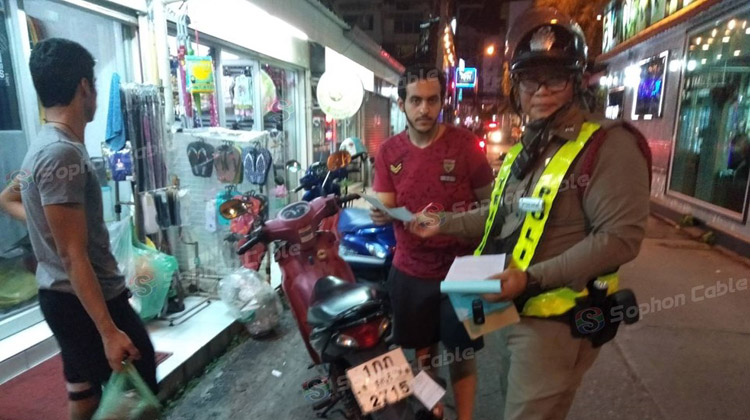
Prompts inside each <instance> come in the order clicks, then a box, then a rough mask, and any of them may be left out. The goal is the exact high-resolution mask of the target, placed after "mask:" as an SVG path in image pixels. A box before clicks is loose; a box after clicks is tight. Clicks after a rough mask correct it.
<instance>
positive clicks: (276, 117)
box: [0, 0, 402, 382]
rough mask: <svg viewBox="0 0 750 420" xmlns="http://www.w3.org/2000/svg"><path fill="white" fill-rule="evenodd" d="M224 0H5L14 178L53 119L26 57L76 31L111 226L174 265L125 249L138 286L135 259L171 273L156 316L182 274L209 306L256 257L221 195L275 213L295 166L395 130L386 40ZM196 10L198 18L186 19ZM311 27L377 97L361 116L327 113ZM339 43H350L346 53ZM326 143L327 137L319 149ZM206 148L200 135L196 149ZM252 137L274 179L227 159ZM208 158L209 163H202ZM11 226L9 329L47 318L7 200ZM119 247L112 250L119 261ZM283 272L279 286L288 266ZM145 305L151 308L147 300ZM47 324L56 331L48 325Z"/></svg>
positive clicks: (330, 21) (5, 307) (7, 127)
mask: <svg viewBox="0 0 750 420" xmlns="http://www.w3.org/2000/svg"><path fill="white" fill-rule="evenodd" d="M222 3H223V4H222V8H221V10H218V9H217V8H216V3H215V2H213V1H209V0H189V1H187V2H184V4H183V3H182V2H177V3H174V2H172V4H170V5H168V6H165V7H164V8H162V7H161V6H159V5H161V4H162V3H161V2H159V3H156V2H153V3H151V2H149V4H148V7H147V2H146V1H139V0H111V1H97V2H87V1H82V0H23V1H20V0H0V107H1V108H2V112H0V173H1V174H3V176H4V177H6V178H5V180H6V181H7V180H10V179H11V178H13V177H15V175H17V174H18V173H19V171H23V170H24V168H20V164H21V162H22V160H23V157H24V155H25V153H26V151H27V149H28V145H29V144H30V143H31V142H32V141H33V139H34V136H35V133H37V131H38V130H39V129H40V127H41V126H42V124H43V118H44V115H43V110H42V109H41V108H40V105H39V104H38V102H37V100H36V98H35V95H30V94H29V93H30V92H34V87H33V83H32V81H31V75H30V74H29V71H28V64H27V63H28V61H29V57H30V53H31V50H32V49H33V47H34V44H35V43H36V42H38V41H40V40H43V39H45V38H49V37H63V38H68V39H72V40H74V41H77V42H79V43H80V44H82V45H83V46H84V47H86V48H87V49H88V50H89V51H91V53H92V54H93V55H94V57H95V59H96V67H95V76H96V88H97V92H98V98H99V101H98V104H99V109H98V112H97V113H96V117H95V119H94V120H93V121H92V122H91V123H90V124H88V126H87V128H86V133H85V134H86V135H85V137H86V148H87V150H88V153H89V155H90V156H91V157H92V158H94V159H100V161H101V162H103V163H104V165H103V167H107V168H108V171H107V170H105V171H104V172H103V173H104V174H106V175H103V177H102V178H100V179H101V180H102V192H103V201H104V203H103V204H104V213H105V220H106V221H107V222H112V223H110V225H111V226H113V228H111V229H110V230H111V232H110V236H111V239H112V240H113V241H114V242H117V241H118V239H117V238H119V236H118V235H113V233H112V232H113V231H112V229H115V231H117V232H127V233H129V232H130V229H129V226H130V223H132V224H133V225H134V226H135V231H134V232H135V233H136V236H135V237H134V238H132V239H131V237H130V236H129V235H123V236H122V238H125V239H123V240H122V241H121V242H122V243H120V244H124V245H125V246H124V248H127V249H130V248H134V249H135V248H139V249H141V251H143V250H144V249H146V248H148V246H152V247H154V248H155V249H154V248H150V249H151V250H152V251H148V252H150V253H151V254H152V255H156V254H158V255H159V256H158V258H162V259H163V260H164V261H170V264H171V267H172V268H171V270H172V271H168V270H167V271H164V272H165V273H167V274H166V275H163V276H162V275H161V274H160V272H159V271H158V270H155V269H156V266H155V265H154V264H151V263H154V261H153V258H157V257H153V258H151V257H148V258H146V257H143V255H141V256H140V257H138V258H139V259H138V260H137V261H138V264H135V262H136V259H131V258H134V257H133V256H132V255H130V256H128V257H127V258H128V259H127V260H126V263H125V265H126V266H127V267H124V269H123V270H124V272H125V275H126V277H128V281H129V282H130V283H129V285H130V286H131V287H135V288H138V287H141V286H144V285H143V284H140V283H133V281H136V282H137V281H138V279H139V278H141V277H140V276H139V275H138V271H137V270H138V269H140V268H143V267H146V266H148V268H149V269H154V270H151V271H150V273H154V274H150V277H148V278H149V279H151V280H149V281H156V279H157V278H158V277H160V276H161V277H163V279H161V280H159V282H160V283H161V284H162V286H159V287H160V288H161V289H160V290H163V293H164V294H163V295H161V296H162V298H160V302H161V305H162V306H160V307H158V308H156V310H155V312H154V313H152V314H151V315H149V316H148V317H147V318H146V319H149V320H151V319H155V318H161V319H164V316H165V313H163V312H159V311H160V310H161V309H160V308H161V307H169V305H168V304H167V299H166V296H167V295H166V291H167V290H168V289H169V290H170V296H172V297H174V296H176V295H177V294H178V292H177V289H178V288H174V287H173V286H174V284H175V283H179V284H182V285H183V286H185V289H186V290H187V292H186V293H188V294H191V293H193V294H195V296H194V297H193V299H198V301H200V302H204V303H205V302H206V301H207V300H208V299H209V298H210V297H213V298H216V293H217V288H218V280H220V279H221V278H222V276H224V275H226V274H227V273H228V272H231V270H233V269H235V268H237V267H239V266H242V265H245V263H246V261H243V260H241V259H240V258H239V257H238V256H237V255H236V253H235V250H236V249H235V247H234V246H235V245H236V243H232V241H231V239H230V238H231V237H232V234H233V233H235V235H234V236H235V239H234V241H235V242H236V240H237V239H236V238H237V237H242V235H236V232H233V231H232V228H231V227H230V223H229V221H228V220H222V217H221V216H220V204H221V202H220V200H224V199H225V198H227V197H232V196H236V195H238V194H243V193H247V192H250V191H252V192H253V193H254V194H258V195H259V196H262V199H263V200H265V201H266V202H267V205H268V210H269V212H268V213H269V216H270V217H273V216H274V215H275V213H276V212H277V211H278V210H279V209H280V208H281V207H283V206H284V205H286V204H288V203H289V202H290V201H292V200H296V199H297V196H296V195H294V194H293V193H292V191H293V189H294V187H296V186H297V182H298V177H299V175H300V174H299V173H296V172H295V171H296V170H298V169H303V170H304V169H305V168H307V166H308V165H309V164H310V163H311V162H312V161H313V159H316V158H324V157H325V156H327V153H328V152H329V151H330V150H334V149H336V148H338V147H339V145H340V142H341V140H343V139H345V138H347V137H360V138H363V140H366V139H367V138H368V137H372V138H373V142H374V144H379V142H382V139H383V138H384V137H386V136H387V135H388V134H390V133H391V132H392V128H391V119H390V113H391V108H390V106H391V102H389V101H391V99H392V98H391V97H385V96H384V95H385V93H383V92H380V91H378V89H377V88H376V86H375V80H376V77H379V78H381V79H383V80H388V81H389V83H390V82H393V83H391V86H392V85H394V84H395V82H396V80H397V76H398V72H399V71H400V70H401V69H402V68H399V67H398V66H397V64H398V63H395V62H384V58H383V57H384V56H383V54H380V52H381V51H382V50H374V49H375V47H373V45H372V41H371V40H370V41H369V43H366V42H364V41H361V40H360V41H356V42H353V41H351V40H349V39H346V37H345V36H344V29H346V28H347V27H346V26H344V25H345V24H344V23H343V21H340V20H338V19H334V18H333V17H332V16H331V15H329V14H328V13H326V12H325V11H323V10H322V9H319V8H317V7H316V6H310V5H309V4H307V3H305V5H306V6H305V7H313V8H312V9H311V10H308V11H307V13H306V14H302V15H299V16H298V15H296V14H295V13H297V12H298V10H291V9H288V8H287V9H284V8H282V9H281V10H277V11H276V12H279V11H280V12H282V13H278V14H277V15H272V14H269V12H266V10H265V9H261V8H260V7H258V5H256V4H255V3H256V2H248V1H245V0H226V1H224V2H222ZM259 3H264V2H259ZM276 6H278V4H277V3H270V4H264V6H263V7H265V8H266V9H269V10H270V9H273V8H274V7H276ZM321 7H322V6H321ZM288 12H294V13H291V14H292V18H293V19H292V21H293V23H294V24H295V25H298V27H299V28H302V29H298V27H295V26H293V25H292V24H290V23H288V22H287V21H286V20H283V19H282V18H280V17H277V16H283V14H284V13H288ZM185 16H190V19H189V21H190V24H189V25H185V23H186V21H187V20H186V19H184V18H185ZM310 16H314V17H315V19H312V20H311V19H310ZM287 20H288V19H287ZM307 33H311V34H315V36H316V41H317V42H320V43H321V45H323V46H324V47H328V46H329V45H331V46H335V48H336V50H334V49H331V50H330V51H331V52H330V54H328V57H329V58H330V59H331V60H333V61H332V63H331V64H330V65H331V66H333V67H346V68H349V69H356V71H357V74H358V75H359V77H360V78H361V79H362V84H363V90H366V92H367V93H366V100H365V101H364V105H363V106H362V107H361V109H359V112H358V113H357V115H355V117H352V118H348V119H341V120H334V119H331V118H326V116H325V115H323V114H320V113H318V114H315V112H314V109H313V105H312V103H313V101H312V98H313V96H314V95H315V91H314V90H313V86H312V83H311V57H310V40H308V38H307ZM363 45H364V46H363ZM181 47H187V48H183V49H181ZM335 51H348V52H347V56H346V57H345V56H343V55H342V54H340V53H336V52H335ZM386 55H387V54H386ZM188 56H189V58H188ZM349 57H355V58H356V61H355V60H354V59H351V58H349ZM394 63H395V64H394ZM115 73H116V74H118V75H119V76H120V80H121V85H120V87H121V88H120V90H119V94H120V97H119V98H117V95H114V96H113V95H112V94H114V93H116V92H118V91H113V92H110V86H111V81H112V80H113V75H114V74H115ZM188 82H189V83H188ZM383 84H384V85H385V83H383ZM22 93H23V94H22ZM363 94H364V92H363ZM117 99H119V100H120V103H121V105H122V106H123V123H124V124H125V126H126V127H127V136H126V137H127V141H126V142H123V143H124V145H118V146H116V147H115V146H112V145H109V144H105V137H106V134H105V133H106V132H107V129H108V126H107V124H108V122H107V120H108V111H109V109H110V103H112V102H111V101H113V100H117ZM368 104H369V105H368ZM329 129H330V131H332V132H336V135H335V136H333V137H332V138H331V139H327V132H328V130H329ZM196 130H198V131H196ZM200 130H203V132H200ZM318 144H320V145H323V146H324V147H322V148H320V149H321V150H320V151H321V153H320V154H318V156H316V153H314V152H315V151H317V150H318V148H316V145H318ZM196 145H198V146H200V147H198V148H195V147H193V148H192V149H191V146H196ZM206 145H210V147H208V146H206ZM204 146H205V147H204ZM248 148H250V149H253V150H252V151H251V152H257V153H256V154H257V155H263V156H264V158H263V159H266V157H268V158H267V159H266V160H267V161H270V162H272V164H271V165H270V166H269V168H268V170H267V171H266V177H265V178H263V179H262V180H255V178H254V176H247V174H245V173H244V171H243V170H242V169H239V170H236V169H237V168H239V167H240V166H235V168H234V172H232V174H231V176H230V175H229V172H227V170H229V171H230V172H231V170H233V169H231V168H229V166H231V165H226V163H227V162H226V161H225V160H222V159H224V158H225V157H229V156H235V155H233V154H232V153H235V151H236V153H237V154H239V156H242V157H243V160H244V157H245V156H246V154H247V152H248V151H247V149H248ZM198 149H200V151H199V150H198ZM209 150H211V151H210V152H209ZM223 151H228V153H226V154H222V153H224V152H223ZM214 152H216V153H218V154H217V155H215V154H214ZM201 153H203V155H201ZM201 156H203V158H205V159H207V161H206V162H203V164H200V163H199V164H196V161H195V159H201ZM216 156H218V160H219V162H218V163H217V162H216V160H217V157H216ZM253 156H256V155H253ZM121 158H122V159H124V160H121ZM123 161H128V162H130V163H129V164H128V165H130V166H129V167H128V168H127V170H124V169H122V165H120V164H121V163H122V162H123ZM255 162H256V163H257V162H259V161H258V160H256V161H255ZM264 162H265V160H264ZM290 164H291V165H290ZM123 165H124V164H123ZM125 166H127V165H125ZM207 167H211V170H209V171H208V174H206V173H202V172H201V171H203V170H204V169H206V168H207ZM290 168H293V169H294V170H290ZM128 174H129V177H128V176H126V175H128ZM206 175H208V176H206ZM175 203H177V204H175ZM131 217H132V219H131ZM118 221H119V223H118ZM0 231H1V232H3V241H2V244H0V340H3V339H4V338H7V337H10V338H11V339H12V338H13V336H14V334H15V335H17V334H16V333H18V332H19V331H23V330H25V329H28V328H29V327H30V326H32V325H34V326H38V325H41V324H43V323H42V322H41V321H42V316H41V313H40V311H39V309H38V305H37V304H36V284H35V279H34V274H33V271H34V269H33V266H31V265H29V264H28V258H26V257H28V256H29V255H30V252H29V249H28V247H27V248H26V249H21V248H18V247H11V244H15V243H16V242H18V241H19V240H22V239H23V238H24V237H25V236H26V229H25V226H24V225H23V224H20V223H18V222H15V221H13V220H11V219H9V218H8V217H7V216H6V215H5V214H3V213H1V212H0ZM6 239H7V240H6ZM146 244H147V245H148V246H147V245H146ZM115 245H117V244H115ZM10 248H13V249H10ZM157 249H158V251H157ZM121 251H122V249H120V248H118V249H114V252H115V254H116V255H117V257H118V259H120V255H121V254H119V252H121ZM133 252H135V254H138V252H136V251H133ZM131 254H132V252H131ZM135 254H133V255H135ZM149 258H151V259H149ZM270 260H271V259H270V258H266V259H265V262H263V263H262V264H261V265H259V266H258V267H256V268H257V269H259V271H262V275H263V276H264V278H265V279H267V278H268V277H266V276H265V274H266V273H267V272H268V271H266V270H269V271H271V272H274V269H273V268H271V267H270V265H271V263H270ZM146 261H147V262H148V264H146V263H143V262H146ZM121 263H122V261H121ZM141 263H143V264H141ZM149 264H150V265H149ZM135 265H138V267H136V268H133V266H135ZM245 266H247V265H245ZM271 277H272V279H273V278H274V277H275V278H276V280H275V281H272V283H273V284H274V285H275V284H278V281H279V279H278V271H275V274H273V275H272V276H271ZM173 280H176V282H175V283H173V282H172V281H173ZM170 285H171V286H170ZM147 286H149V287H150V286H154V287H155V286H156V285H155V284H149V285H147ZM6 292H7V293H6ZM197 292H199V293H197ZM160 293H162V292H160ZM179 293H182V292H181V291H180V292H179ZM152 295H154V293H151V294H150V296H152ZM198 295H200V297H198ZM177 300H179V299H177ZM136 301H138V299H136ZM144 301H145V300H141V302H144ZM185 301H187V299H186V300H185ZM171 302H172V301H170V303H171ZM198 306H199V305H195V306H190V305H186V306H182V308H184V311H183V310H181V309H180V305H176V306H175V308H173V309H170V311H171V312H170V314H169V315H168V317H169V316H179V315H180V314H182V313H187V312H191V314H190V315H189V316H188V317H187V318H189V317H191V316H193V315H194V314H195V312H194V311H193V309H194V308H195V307H198ZM202 307H203V306H201V307H198V309H197V311H200V310H201V308H202ZM137 309H138V310H139V311H141V315H142V316H143V308H142V307H140V308H137ZM207 312H210V311H207ZM174 314H177V315H174ZM170 322H171V320H170ZM45 334H47V338H46V339H50V340H51V338H50V337H49V334H50V333H49V331H48V330H47V331H46V333H45ZM53 348H54V345H52V346H51V347H50V349H53ZM9 354H10V353H9ZM11 355H13V357H15V358H17V357H20V356H18V355H15V353H12V354H11ZM0 356H3V357H5V355H0ZM13 357H11V358H10V359H3V358H2V357H0V382H3V381H5V380H7V379H8V378H9V377H12V376H13V375H15V374H18V372H17V371H12V372H10V374H8V372H6V370H7V369H6V367H7V366H8V365H9V363H7V362H8V360H11V361H12V359H13ZM24 360H26V359H25V357H24ZM11 367H12V368H13V369H15V368H17V366H15V365H14V366H11ZM9 375H10V376H9Z"/></svg>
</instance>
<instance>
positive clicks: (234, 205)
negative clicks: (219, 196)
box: [219, 199, 250, 220]
mask: <svg viewBox="0 0 750 420" xmlns="http://www.w3.org/2000/svg"><path fill="white" fill-rule="evenodd" d="M249 211H250V209H249V208H248V204H247V203H245V202H244V201H242V200H237V199H233V200H228V201H225V202H224V203H222V204H221V206H219V213H221V215H222V216H223V217H224V218H225V219H227V220H232V219H236V218H238V217H240V216H242V215H243V214H247V213H248V212H249Z"/></svg>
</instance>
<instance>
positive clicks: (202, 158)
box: [187, 140, 215, 178]
mask: <svg viewBox="0 0 750 420" xmlns="http://www.w3.org/2000/svg"><path fill="white" fill-rule="evenodd" d="M214 152H215V149H214V147H213V146H212V145H210V144H208V143H206V142H205V141H203V140H201V141H195V142H192V143H190V144H188V147H187V155H188V162H190V170H191V171H192V172H193V175H194V176H197V177H201V178H211V175H212V174H213V172H214V163H213V162H214Z"/></svg>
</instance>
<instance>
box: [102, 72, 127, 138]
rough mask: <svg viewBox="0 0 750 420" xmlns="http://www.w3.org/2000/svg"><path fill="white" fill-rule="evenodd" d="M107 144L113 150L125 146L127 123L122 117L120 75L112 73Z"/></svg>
mask: <svg viewBox="0 0 750 420" xmlns="http://www.w3.org/2000/svg"><path fill="white" fill-rule="evenodd" d="M106 142H107V146H109V148H110V149H111V150H112V151H115V152H116V151H119V150H121V149H122V148H123V147H125V124H124V122H123V118H122V99H121V98H120V75H119V74H117V73H112V81H111V83H110V88H109V107H108V108H107V133H106Z"/></svg>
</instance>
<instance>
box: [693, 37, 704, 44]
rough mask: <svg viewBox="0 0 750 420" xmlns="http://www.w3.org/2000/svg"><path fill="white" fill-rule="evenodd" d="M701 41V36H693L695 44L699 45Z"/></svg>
mask: <svg viewBox="0 0 750 420" xmlns="http://www.w3.org/2000/svg"><path fill="white" fill-rule="evenodd" d="M701 42H703V38H701V37H698V38H695V45H701Z"/></svg>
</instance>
